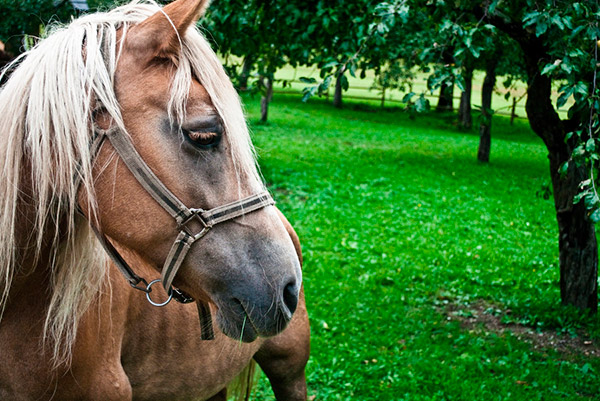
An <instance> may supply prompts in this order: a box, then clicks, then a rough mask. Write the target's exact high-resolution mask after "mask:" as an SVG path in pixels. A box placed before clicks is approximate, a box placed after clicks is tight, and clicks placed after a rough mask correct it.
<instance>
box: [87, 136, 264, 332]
mask: <svg viewBox="0 0 600 401" xmlns="http://www.w3.org/2000/svg"><path fill="white" fill-rule="evenodd" d="M94 131H95V137H94V140H93V142H92V148H91V152H92V155H93V156H95V155H96V154H97V152H98V151H99V150H100V147H101V146H102V144H103V142H104V140H105V139H106V138H108V140H109V141H110V143H111V145H112V146H113V148H115V150H116V151H117V153H118V155H119V156H120V158H121V160H123V162H124V163H125V165H126V166H127V168H128V169H129V171H131V173H132V174H133V176H134V177H135V178H136V180H137V181H138V182H139V183H140V184H141V185H142V187H143V188H144V189H145V190H146V192H148V193H149V194H150V195H151V196H152V198H154V200H155V201H156V202H157V203H158V204H159V205H161V206H162V207H163V209H165V210H166V211H167V212H168V213H169V214H170V215H171V216H172V217H173V218H174V219H175V221H176V222H177V227H178V229H179V235H177V238H176V239H175V242H174V243H173V245H172V246H171V250H170V251H169V253H168V255H167V259H166V260H165V263H164V265H163V268H162V273H161V278H160V280H154V281H152V282H150V284H148V282H147V281H146V280H145V279H144V278H142V277H140V276H138V275H137V274H135V272H134V271H133V269H132V268H131V266H129V264H128V263H127V262H126V261H125V259H123V257H122V256H121V255H120V254H119V252H118V251H117V250H116V249H115V247H114V246H113V245H112V244H111V243H110V241H109V240H108V239H107V238H106V236H105V235H104V234H103V233H102V232H100V231H99V230H98V229H97V228H96V227H94V225H92V228H93V230H94V233H95V234H96V236H97V237H98V239H99V240H100V243H101V244H102V246H103V248H104V249H105V251H106V252H107V253H108V255H109V256H110V257H111V259H112V260H113V262H114V263H115V265H116V266H117V267H118V268H119V270H120V271H121V273H122V274H123V275H124V276H125V278H126V279H127V281H128V282H129V284H130V285H131V286H132V287H133V288H135V289H136V290H140V291H143V292H145V293H146V296H147V297H148V300H149V301H150V303H151V304H153V305H155V306H164V305H166V304H167V303H168V301H170V299H171V298H175V300H176V301H179V302H181V303H189V302H193V301H194V299H193V298H191V297H190V296H189V295H187V294H185V293H184V292H183V291H180V290H178V289H176V288H174V287H172V283H173V279H174V278H175V275H176V274H177V271H178V270H179V268H180V267H181V265H182V263H183V261H184V259H185V257H186V255H187V253H188V252H189V250H190V248H191V246H192V245H193V244H194V243H195V242H196V241H198V240H199V239H201V238H202V237H204V236H205V235H206V234H207V233H208V232H209V231H210V230H211V229H212V227H213V226H215V225H216V224H219V223H223V222H225V221H228V220H232V219H235V218H236V217H240V216H243V215H245V214H248V213H251V212H254V211H256V210H259V209H262V208H264V207H267V206H272V205H274V204H275V201H274V200H273V198H272V197H271V195H270V194H269V193H268V192H267V191H265V192H261V193H258V194H255V195H252V196H249V197H246V198H243V199H240V200H238V201H235V202H231V203H228V204H226V205H223V206H218V207H215V208H214V209H210V210H204V209H194V208H188V207H187V206H185V205H184V204H183V202H182V201H181V200H179V198H177V197H176V196H175V195H174V194H173V193H172V192H171V191H169V189H168V188H167V187H166V186H165V185H164V184H163V183H162V182H161V181H160V180H159V179H158V177H157V176H156V175H155V174H154V173H153V172H152V170H151V169H150V167H148V165H147V164H146V162H144V160H143V159H142V157H141V156H140V154H139V153H138V152H137V150H136V149H135V147H134V145H133V143H132V142H131V140H130V139H129V137H128V136H127V135H126V134H124V133H123V132H122V131H121V130H120V129H119V128H117V127H112V128H110V129H108V130H102V129H99V128H98V127H95V129H94ZM158 281H161V282H162V285H163V287H164V289H165V291H167V294H168V295H169V299H168V300H167V302H164V303H163V304H157V303H155V302H153V301H152V300H151V299H150V295H149V294H150V292H151V291H152V285H153V284H155V283H156V282H158ZM140 283H143V284H144V285H145V287H143V286H140ZM197 304H198V314H199V316H200V322H201V325H202V326H203V330H202V339H212V338H214V334H213V333H212V324H211V317H210V309H209V308H208V305H205V304H204V303H202V302H200V301H197ZM205 329H206V333H205Z"/></svg>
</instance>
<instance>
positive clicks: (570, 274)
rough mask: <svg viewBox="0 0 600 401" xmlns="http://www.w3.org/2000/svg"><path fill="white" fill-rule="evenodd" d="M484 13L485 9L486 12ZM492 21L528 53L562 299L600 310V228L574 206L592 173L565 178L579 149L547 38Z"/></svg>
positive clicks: (577, 171) (580, 170)
mask: <svg viewBox="0 0 600 401" xmlns="http://www.w3.org/2000/svg"><path fill="white" fill-rule="evenodd" d="M480 12H481V14H482V15H483V8H481V9H480ZM488 18H489V21H490V22H492V23H494V25H496V27H498V28H499V29H501V30H503V31H504V32H505V33H506V34H508V35H509V36H511V37H512V38H513V39H514V40H515V41H516V42H517V43H519V46H520V47H521V49H522V50H523V55H524V59H525V68H526V71H527V76H528V82H527V86H528V89H527V102H526V104H525V110H526V112H527V118H528V119H529V124H530V125H531V128H532V129H533V131H534V132H535V133H536V134H537V135H538V136H539V137H540V138H541V139H542V140H543V141H544V144H545V145H546V148H547V149H548V159H549V161H550V163H549V164H550V176H551V178H552V189H553V196H554V207H555V209H556V220H557V222H558V251H559V263H560V297H561V301H562V303H563V305H572V306H575V307H577V308H579V309H585V310H589V311H591V312H593V313H596V312H597V311H598V243H597V240H596V231H595V227H594V224H593V223H592V222H591V221H590V220H589V219H588V217H587V211H586V208H585V205H584V203H583V202H580V203H578V204H576V205H575V204H573V197H574V196H575V195H576V194H577V193H578V192H579V183H580V182H581V180H583V179H584V178H587V172H586V171H585V170H586V169H585V168H584V167H583V166H577V165H575V163H569V168H568V169H567V172H566V174H565V175H564V177H561V176H560V174H559V173H558V170H559V168H560V167H561V166H562V165H563V163H564V162H565V161H568V160H569V158H570V155H571V152H572V150H573V147H574V145H575V143H574V141H575V140H574V139H573V138H571V140H569V141H565V138H566V134H567V132H569V131H572V128H571V127H569V128H567V126H566V124H565V122H563V121H561V119H560V117H559V116H558V114H557V113H556V110H555V109H554V106H553V105H552V100H551V97H550V95H551V93H552V92H551V89H552V85H551V84H552V81H551V79H550V78H549V77H548V76H547V75H542V74H540V65H544V64H545V63H547V61H548V60H551V59H552V58H551V57H550V56H549V55H548V49H547V48H546V47H545V45H544V42H543V40H542V39H540V38H538V37H536V36H535V34H534V33H532V32H528V31H526V30H524V29H523V28H522V24H521V22H513V21H507V20H506V19H505V18H495V17H493V16H488Z"/></svg>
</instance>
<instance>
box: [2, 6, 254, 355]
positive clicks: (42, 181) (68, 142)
mask: <svg viewBox="0 0 600 401" xmlns="http://www.w3.org/2000/svg"><path fill="white" fill-rule="evenodd" d="M158 10H160V7H159V6H158V5H157V4H156V3H154V2H153V1H134V2H132V3H130V4H127V5H124V6H121V7H118V8H116V9H114V10H112V11H109V12H106V13H97V14H90V15H86V16H84V17H81V18H79V19H77V20H75V21H73V22H72V23H71V24H69V25H68V26H61V27H55V28H52V29H50V30H49V31H48V32H49V34H48V36H47V38H46V39H44V40H42V41H40V42H39V43H38V44H37V45H36V46H35V47H34V48H33V49H32V50H30V51H29V52H27V53H26V54H25V55H23V56H22V57H20V58H19V59H18V60H17V61H16V64H15V66H16V67H15V69H14V71H13V72H12V74H11V77H10V79H9V80H8V81H7V83H6V84H5V85H4V86H3V87H2V88H1V89H0V135H3V138H2V140H1V141H0V157H1V159H0V160H2V162H1V163H2V164H1V166H0V169H1V171H2V177H3V179H2V180H0V191H1V193H2V194H3V196H2V197H0V319H1V316H2V311H3V310H4V308H5V307H6V304H7V299H8V294H9V291H10V288H11V283H12V280H13V277H14V276H15V274H16V273H17V272H18V268H19V267H18V266H17V260H18V259H19V255H18V254H17V251H16V249H17V248H18V246H19V244H18V243H17V239H16V238H17V237H19V236H17V235H15V234H16V233H18V230H19V229H21V228H20V227H17V220H18V215H19V210H18V208H19V207H22V206H20V205H22V204H23V202H22V193H23V187H22V185H23V182H24V181H27V182H29V183H30V186H31V188H28V191H29V192H30V194H29V196H30V198H31V199H34V200H35V202H37V203H36V205H35V206H34V207H36V208H37V211H36V212H35V216H36V218H35V224H34V227H33V228H34V234H33V235H34V237H35V238H34V243H35V247H34V249H33V253H34V255H33V256H34V259H35V258H36V255H37V256H39V254H40V252H41V250H42V246H43V244H45V243H47V241H48V238H51V243H52V245H51V252H52V255H51V257H50V261H51V262H50V266H49V267H48V268H49V269H51V273H52V275H51V277H52V286H53V288H52V291H51V294H52V295H51V301H50V305H49V308H48V312H47V318H46V322H45V330H44V337H45V339H46V340H50V342H51V344H52V351H53V356H54V360H55V363H57V364H60V363H63V362H68V361H69V359H70V356H71V350H72V345H73V342H74V340H75V335H76V332H77V325H78V322H79V320H80V318H81V317H82V315H83V314H84V313H85V311H86V310H87V309H88V307H89V306H90V305H91V303H92V302H93V300H94V299H95V297H96V296H97V294H98V293H99V291H100V289H101V288H102V285H103V283H105V282H107V281H108V280H106V276H107V274H108V272H107V269H106V266H107V263H106V256H105V254H104V252H103V251H102V250H101V248H100V247H99V245H98V243H97V240H96V239H95V237H94V235H93V233H92V232H91V230H90V229H89V224H88V223H87V221H85V220H84V219H83V218H81V217H79V215H78V214H77V213H76V211H77V207H78V206H77V200H78V191H79V190H82V191H84V192H85V193H86V195H87V198H88V202H89V204H90V206H89V207H90V210H89V211H88V212H89V213H88V214H89V215H91V216H94V215H95V200H94V191H93V177H92V155H91V154H90V146H89V145H90V141H91V138H92V136H93V107H94V106H96V105H97V103H98V102H99V103H101V105H102V107H104V108H105V109H106V111H107V112H108V113H109V114H110V115H111V117H112V119H113V123H114V124H117V125H118V126H119V127H120V128H121V129H122V130H123V131H125V125H124V123H123V120H122V117H121V113H120V107H119V103H118V101H117V98H116V95H115V91H114V76H115V71H116V68H117V62H118V59H119V54H120V52H121V51H122V48H121V46H120V44H121V43H122V41H120V40H119V35H118V33H117V32H119V30H121V34H122V35H126V32H127V29H128V27H129V26H132V25H135V24H137V23H139V22H141V21H143V20H144V19H146V18H148V17H149V16H151V15H152V14H154V13H155V12H157V11H158ZM182 42H183V48H182V49H181V52H180V55H179V64H178V69H177V71H176V73H175V75H174V78H173V82H172V85H171V97H170V101H169V109H170V118H171V119H172V120H173V121H172V122H175V120H180V121H181V120H182V119H183V118H185V102H186V99H187V96H188V92H189V85H190V83H191V80H192V79H193V78H197V79H198V80H199V81H200V83H201V84H202V85H203V86H204V87H205V89H206V90H207V92H208V94H209V95H210V97H211V100H212V102H213V104H214V106H215V108H216V109H217V111H218V112H219V114H220V115H221V118H222V120H223V123H224V125H225V131H226V132H227V140H228V141H229V143H230V145H231V146H230V149H231V152H232V157H233V160H234V164H235V166H236V171H237V173H238V176H240V177H241V176H244V177H245V182H246V184H247V185H251V186H252V187H253V190H260V189H262V187H263V184H262V180H261V179H260V176H259V173H258V170H257V168H256V163H255V156H254V151H253V148H252V145H251V142H250V139H249V134H248V129H247V127H246V123H245V118H244V114H243V111H242V109H241V105H240V102H239V98H238V96H237V93H236V91H235V89H234V88H233V86H232V84H231V82H230V80H229V78H228V77H227V75H226V73H225V72H224V70H223V68H222V66H221V64H220V62H219V60H218V58H217V57H216V55H215V54H214V52H213V51H212V50H211V48H210V46H209V44H208V42H207V41H206V40H205V39H204V37H203V36H202V34H201V33H200V32H199V31H198V29H197V28H196V27H193V28H190V30H189V31H188V32H187V33H186V34H185V36H184V38H183V41H182ZM26 176H27V177H28V178H27V179H25V178H24V177H26ZM65 219H66V221H67V224H65ZM65 227H66V228H65ZM45 241H46V242H45Z"/></svg>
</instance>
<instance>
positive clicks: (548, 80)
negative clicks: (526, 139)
mask: <svg viewBox="0 0 600 401" xmlns="http://www.w3.org/2000/svg"><path fill="white" fill-rule="evenodd" d="M469 3H470V4H469V6H470V7H472V10H473V12H474V13H475V14H476V15H477V16H478V17H480V18H482V20H484V21H486V22H487V23H489V24H492V25H494V26H495V27H497V28H498V29H500V30H501V31H503V32H504V33H506V34H507V35H508V36H509V37H510V38H512V39H513V40H514V41H515V42H516V44H517V45H518V46H519V47H520V48H521V49H522V51H523V57H524V61H525V66H526V73H527V77H528V82H527V84H528V89H527V102H526V106H525V107H526V111H527V117H528V118H529V123H530V125H531V128H532V129H533V131H534V132H535V133H536V134H537V135H538V136H539V137H540V138H541V139H542V140H543V141H544V144H545V145H546V148H547V149H548V157H549V162H550V163H549V164H550V176H551V179H552V186H553V194H554V204H555V208H556V216H557V222H558V229H559V260H560V289H561V299H562V302H563V304H566V305H573V306H576V307H578V308H580V309H587V310H591V311H593V312H596V311H597V308H598V295H597V281H598V247H597V241H596V233H595V228H594V225H593V222H594V220H596V221H597V220H600V213H597V214H596V215H594V213H595V212H596V211H597V210H598V206H599V204H598V203H599V202H598V201H597V197H596V198H594V193H593V192H592V193H591V194H590V193H587V194H584V196H583V198H585V197H586V196H587V198H586V202H576V200H577V198H576V196H577V195H578V194H579V192H580V185H581V183H582V182H584V183H585V182H586V181H587V180H588V179H590V174H591V172H592V171H594V168H595V166H596V160H598V157H597V153H595V144H596V142H597V138H598V126H599V124H598V112H599V109H600V106H598V99H599V91H598V85H597V79H598V78H597V74H596V71H597V68H598V67H597V66H598V57H597V52H598V49H597V48H598V39H599V38H600V29H599V27H598V21H599V16H600V9H599V6H598V3H597V2H595V1H585V2H575V3H573V2H571V1H568V2H567V1H549V0H545V1H533V0H528V1H527V2H526V4H523V3H524V2H522V1H504V2H498V1H487V2H484V3H479V2H469ZM524 6H525V7H524ZM553 79H559V80H565V81H566V84H565V85H563V86H562V88H561V90H560V92H561V95H560V97H559V101H558V104H557V106H558V107H559V106H562V105H564V104H565V103H566V101H567V100H568V99H569V98H573V106H571V108H570V109H569V114H568V118H567V119H566V120H561V119H560V117H559V115H558V113H557V111H556V108H555V106H554V105H553V104H552V100H551V94H552V81H553ZM586 153H587V156H588V157H587V158H586V157H585V156H586ZM573 155H575V156H576V157H575V159H577V156H583V157H580V158H578V159H577V160H574V158H573ZM594 155H596V157H594ZM592 182H593V180H592ZM579 199H581V198H579ZM586 206H587V207H586ZM590 212H591V213H590Z"/></svg>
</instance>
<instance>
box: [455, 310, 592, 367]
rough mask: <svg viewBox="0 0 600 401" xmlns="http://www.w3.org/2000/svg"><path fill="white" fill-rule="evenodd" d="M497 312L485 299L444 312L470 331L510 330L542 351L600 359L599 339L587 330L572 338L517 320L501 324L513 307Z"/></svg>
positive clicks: (501, 332) (498, 331)
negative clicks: (526, 324)
mask: <svg viewBox="0 0 600 401" xmlns="http://www.w3.org/2000/svg"><path fill="white" fill-rule="evenodd" d="M498 312H499V310H498V308H497V307H496V306H494V305H491V304H488V303H485V302H483V301H478V302H476V303H474V304H471V305H465V306H463V305H456V304H452V303H450V304H448V305H446V307H445V308H444V309H443V313H444V314H445V315H446V316H447V318H448V319H449V320H455V321H459V322H460V323H461V325H462V326H463V327H464V328H465V329H468V330H475V331H477V330H485V331H488V332H493V333H497V334H503V333H505V332H511V333H512V334H513V335H515V336H516V337H517V338H519V339H521V340H524V341H527V342H528V343H530V344H531V345H532V346H533V348H534V349H536V350H539V351H544V350H547V349H553V350H556V351H558V352H559V353H561V354H563V355H564V356H566V357H574V356H585V357H595V358H600V342H599V341H598V340H592V339H591V338H589V337H588V336H587V335H586V334H585V333H578V335H577V337H571V336H569V335H559V334H557V333H556V332H555V331H552V330H542V331H539V330H534V329H532V328H531V327H528V326H525V325H521V324H517V323H502V315H503V314H510V309H509V310H506V311H501V312H500V313H498Z"/></svg>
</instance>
